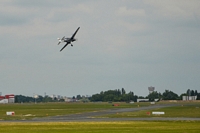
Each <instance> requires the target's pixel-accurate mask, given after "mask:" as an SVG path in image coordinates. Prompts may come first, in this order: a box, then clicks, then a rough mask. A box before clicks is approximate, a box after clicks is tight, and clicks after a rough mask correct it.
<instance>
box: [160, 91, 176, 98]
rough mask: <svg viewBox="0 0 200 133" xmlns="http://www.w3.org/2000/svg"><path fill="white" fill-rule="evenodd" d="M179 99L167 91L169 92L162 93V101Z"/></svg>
mask: <svg viewBox="0 0 200 133" xmlns="http://www.w3.org/2000/svg"><path fill="white" fill-rule="evenodd" d="M178 99H179V97H178V95H177V94H176V93H174V92H172V91H169V90H165V92H164V93H163V100H178Z"/></svg>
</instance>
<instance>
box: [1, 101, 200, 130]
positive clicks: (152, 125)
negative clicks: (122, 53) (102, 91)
mask: <svg viewBox="0 0 200 133" xmlns="http://www.w3.org/2000/svg"><path fill="white" fill-rule="evenodd" d="M112 104H113V103H40V104H33V103H32V104H0V119H1V120H0V133H66V132H67V133H75V132H76V133H77V132H83V133H84V132H85V133H88V132H95V133H133V132H135V133H146V132H148V133H160V132H162V133H169V132H170V133H197V132H199V131H200V126H199V125H200V121H122V122H119V121H118V122H11V121H9V122H8V121H6V120H24V119H31V118H35V117H45V116H57V115H67V114H76V113H83V112H91V111H100V110H105V109H114V108H139V107H142V106H150V104H149V103H134V104H128V103H118V104H120V106H117V107H114V106H112ZM156 104H169V103H161V102H160V103H156ZM170 104H172V103H170ZM174 104H177V105H178V106H176V107H167V108H160V109H159V108H158V109H154V110H145V111H144V110H143V111H138V112H128V113H119V114H118V113H117V114H114V115H107V116H103V117H112V118H118V117H119V118H120V117H128V118H133V117H195V118H197V117H200V103H198V102H197V103H174ZM7 111H14V112H15V115H14V116H6V112H7ZM152 111H164V112H165V115H160V116H152V115H147V112H152ZM3 120H5V121H3Z"/></svg>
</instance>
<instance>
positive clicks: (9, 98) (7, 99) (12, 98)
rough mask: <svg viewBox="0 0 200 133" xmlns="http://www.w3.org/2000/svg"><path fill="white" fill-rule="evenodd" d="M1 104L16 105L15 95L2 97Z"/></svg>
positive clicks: (0, 97)
mask: <svg viewBox="0 0 200 133" xmlns="http://www.w3.org/2000/svg"><path fill="white" fill-rule="evenodd" d="M0 103H15V95H14V94H10V95H5V96H0Z"/></svg>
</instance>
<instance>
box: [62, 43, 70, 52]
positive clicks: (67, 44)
mask: <svg viewBox="0 0 200 133" xmlns="http://www.w3.org/2000/svg"><path fill="white" fill-rule="evenodd" d="M68 44H70V43H69V42H67V43H66V44H65V46H64V47H63V48H62V49H61V50H60V52H61V51H62V50H63V49H64V48H65V47H66V46H67V45H68Z"/></svg>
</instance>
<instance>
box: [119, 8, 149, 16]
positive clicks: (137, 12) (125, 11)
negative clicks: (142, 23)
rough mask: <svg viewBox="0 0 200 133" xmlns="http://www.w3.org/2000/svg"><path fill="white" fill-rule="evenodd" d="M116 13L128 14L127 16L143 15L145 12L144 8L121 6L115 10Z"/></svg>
mask: <svg viewBox="0 0 200 133" xmlns="http://www.w3.org/2000/svg"><path fill="white" fill-rule="evenodd" d="M117 14H118V15H120V16H129V17H145V16H146V13H145V10H144V9H127V7H125V6H123V7H120V8H119V9H118V10H117Z"/></svg>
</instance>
